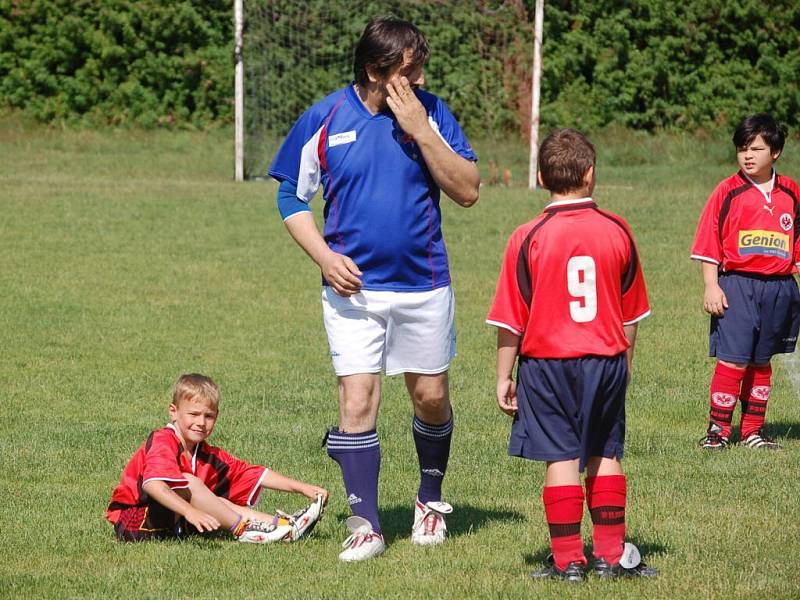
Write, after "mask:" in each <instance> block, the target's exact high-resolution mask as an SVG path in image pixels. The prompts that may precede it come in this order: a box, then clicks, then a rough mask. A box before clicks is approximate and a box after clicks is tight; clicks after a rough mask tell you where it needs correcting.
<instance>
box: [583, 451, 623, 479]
mask: <svg viewBox="0 0 800 600" xmlns="http://www.w3.org/2000/svg"><path fill="white" fill-rule="evenodd" d="M605 475H624V473H623V471H622V463H621V462H620V461H619V459H618V458H617V457H616V456H615V457H612V458H606V457H605V456H591V457H589V460H588V461H586V476H587V477H603V476H605Z"/></svg>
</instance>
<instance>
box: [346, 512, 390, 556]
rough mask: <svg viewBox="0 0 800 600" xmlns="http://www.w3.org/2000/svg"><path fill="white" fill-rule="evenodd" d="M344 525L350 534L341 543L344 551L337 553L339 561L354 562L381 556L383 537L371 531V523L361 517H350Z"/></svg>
mask: <svg viewBox="0 0 800 600" xmlns="http://www.w3.org/2000/svg"><path fill="white" fill-rule="evenodd" d="M345 525H347V528H348V529H349V530H350V532H351V533H350V536H349V537H348V538H347V539H346V540H345V541H344V542H343V543H342V548H344V550H343V551H342V552H341V553H339V560H343V561H345V562H355V561H358V560H367V559H369V558H372V557H374V556H380V555H381V554H383V551H384V549H385V548H386V545H385V544H384V543H383V536H382V535H381V534H380V533H375V532H374V531H372V523H370V522H369V521H367V520H366V519H365V518H363V517H356V516H352V517H348V518H347V521H345Z"/></svg>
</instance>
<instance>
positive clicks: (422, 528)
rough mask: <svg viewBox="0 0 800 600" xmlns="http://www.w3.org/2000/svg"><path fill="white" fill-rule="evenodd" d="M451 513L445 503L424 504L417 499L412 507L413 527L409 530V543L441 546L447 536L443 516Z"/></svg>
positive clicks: (450, 508)
mask: <svg viewBox="0 0 800 600" xmlns="http://www.w3.org/2000/svg"><path fill="white" fill-rule="evenodd" d="M451 512H453V507H452V506H450V505H449V504H448V503H447V502H435V501H431V502H426V503H425V504H423V503H422V502H420V501H419V499H417V501H416V505H415V507H414V526H413V527H412V528H411V543H412V544H416V545H417V546H430V545H434V544H441V543H442V542H444V538H445V536H446V535H447V525H446V524H445V522H444V516H445V515H449V514H450V513H451Z"/></svg>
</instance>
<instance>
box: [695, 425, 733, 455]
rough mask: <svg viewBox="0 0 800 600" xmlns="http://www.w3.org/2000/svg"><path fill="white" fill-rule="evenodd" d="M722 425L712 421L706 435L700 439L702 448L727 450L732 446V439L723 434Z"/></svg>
mask: <svg viewBox="0 0 800 600" xmlns="http://www.w3.org/2000/svg"><path fill="white" fill-rule="evenodd" d="M721 433H722V427H720V426H719V425H717V424H716V423H711V425H709V426H708V431H707V432H706V435H705V436H703V438H702V439H701V440H700V444H699V445H700V448H702V449H703V450H727V449H728V448H730V447H731V442H730V440H729V439H728V438H727V437H725V436H724V435H721Z"/></svg>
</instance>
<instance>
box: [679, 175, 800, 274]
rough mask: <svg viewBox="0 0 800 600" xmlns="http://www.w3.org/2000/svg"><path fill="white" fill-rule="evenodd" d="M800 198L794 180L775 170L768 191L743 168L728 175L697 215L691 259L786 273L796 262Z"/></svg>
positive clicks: (798, 257) (799, 249) (732, 267)
mask: <svg viewBox="0 0 800 600" xmlns="http://www.w3.org/2000/svg"><path fill="white" fill-rule="evenodd" d="M799 198H800V188H798V186H797V184H796V183H795V182H794V181H793V180H791V179H790V178H788V177H785V176H783V175H778V174H777V173H774V175H773V185H772V191H771V192H769V193H767V192H764V191H762V190H761V188H759V187H758V186H757V185H756V184H755V183H754V182H753V181H752V180H751V179H750V178H749V177H747V175H745V174H744V173H742V172H741V171H739V172H738V173H736V174H735V175H732V176H731V177H728V178H727V179H725V180H724V181H722V182H721V183H720V184H719V185H718V186H717V187H716V189H715V190H714V191H713V192H712V193H711V196H710V197H709V199H708V202H707V203H706V206H705V208H704V209H703V213H702V214H701V215H700V222H699V223H698V225H697V233H696V234H695V238H694V244H693V245H692V256H691V257H692V258H693V259H695V260H700V261H704V262H710V263H714V264H717V265H720V266H721V268H722V270H723V271H743V272H746V273H759V274H761V275H790V274H791V273H793V272H794V270H795V265H796V264H797V263H798V262H800V245H798V243H797V242H798V237H800V236H799V235H798V233H800V229H798V228H800V204H799V203H798V199H799Z"/></svg>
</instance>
